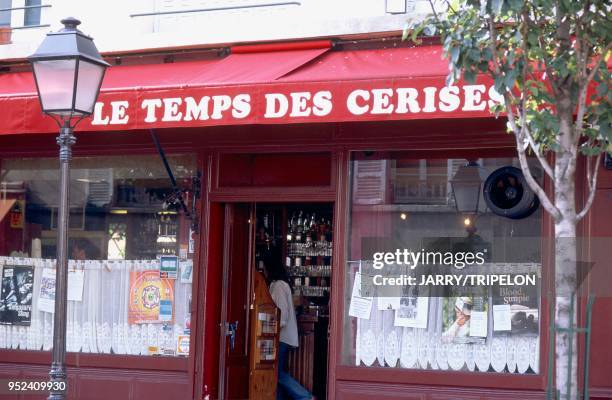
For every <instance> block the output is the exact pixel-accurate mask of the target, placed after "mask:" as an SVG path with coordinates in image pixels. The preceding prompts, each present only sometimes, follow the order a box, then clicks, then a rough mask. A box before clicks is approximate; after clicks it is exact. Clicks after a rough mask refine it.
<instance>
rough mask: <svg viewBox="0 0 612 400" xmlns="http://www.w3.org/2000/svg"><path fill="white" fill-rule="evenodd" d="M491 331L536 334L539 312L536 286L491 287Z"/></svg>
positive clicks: (511, 333)
mask: <svg viewBox="0 0 612 400" xmlns="http://www.w3.org/2000/svg"><path fill="white" fill-rule="evenodd" d="M492 290H493V331H494V332H500V333H503V332H505V333H508V334H510V335H537V334H538V332H539V321H540V313H539V309H538V304H539V300H538V287H537V286H528V285H524V286H511V287H504V286H495V287H493V289H492Z"/></svg>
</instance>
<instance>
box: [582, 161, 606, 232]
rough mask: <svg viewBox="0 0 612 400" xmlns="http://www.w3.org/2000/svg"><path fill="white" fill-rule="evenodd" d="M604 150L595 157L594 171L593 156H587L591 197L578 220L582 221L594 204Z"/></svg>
mask: <svg viewBox="0 0 612 400" xmlns="http://www.w3.org/2000/svg"><path fill="white" fill-rule="evenodd" d="M603 153H604V152H603V151H602V152H600V153H599V154H598V155H597V158H596V159H595V166H594V169H593V172H591V165H590V163H591V158H592V157H588V158H587V167H586V169H587V182H588V185H589V198H588V199H587V202H586V204H585V205H584V208H583V209H582V211H580V212H579V213H578V214H577V215H576V221H580V220H581V219H582V218H584V217H585V215H587V213H588V212H589V210H590V209H591V206H592V205H593V200H594V199H595V193H596V192H597V173H598V172H599V163H600V162H601V155H602V154H603Z"/></svg>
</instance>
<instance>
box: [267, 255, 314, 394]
mask: <svg viewBox="0 0 612 400" xmlns="http://www.w3.org/2000/svg"><path fill="white" fill-rule="evenodd" d="M264 265H265V270H264V275H265V276H266V279H267V280H268V282H270V295H271V296H272V299H273V300H274V303H275V304H276V306H277V307H278V308H279V309H280V313H281V318H280V327H281V330H280V338H279V351H278V388H277V390H276V398H277V400H280V399H283V398H285V397H284V396H283V394H286V395H287V396H289V398H290V399H293V400H313V399H314V397H313V396H312V394H310V392H309V391H308V390H306V389H305V388H304V387H303V386H302V385H300V383H299V382H298V381H296V380H295V379H294V378H293V377H292V376H291V375H289V373H288V372H287V357H288V355H289V352H290V351H292V350H294V349H296V348H297V347H298V345H299V340H298V328H297V319H296V317H295V309H294V308H293V296H292V294H291V287H290V286H289V277H288V276H287V271H286V270H285V267H283V265H282V264H281V262H280V257H268V258H267V260H266V262H265V263H264Z"/></svg>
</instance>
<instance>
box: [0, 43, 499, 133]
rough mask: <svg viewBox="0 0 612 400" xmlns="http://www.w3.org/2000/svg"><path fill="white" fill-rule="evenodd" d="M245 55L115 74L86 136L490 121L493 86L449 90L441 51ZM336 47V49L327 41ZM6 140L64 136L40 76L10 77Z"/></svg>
mask: <svg viewBox="0 0 612 400" xmlns="http://www.w3.org/2000/svg"><path fill="white" fill-rule="evenodd" d="M311 43H316V44H317V45H316V46H315V45H312V44H306V45H302V46H297V48H296V47H295V46H294V47H293V48H287V47H282V45H281V46H280V47H279V45H272V46H269V45H268V46H266V45H263V46H243V47H241V48H235V49H233V51H232V54H231V55H229V56H227V57H225V58H220V59H213V60H198V61H187V62H176V63H167V64H148V65H126V66H113V67H110V68H109V69H108V71H107V73H106V76H105V78H104V82H103V85H102V90H101V92H100V96H99V99H98V103H97V105H96V109H95V112H94V115H93V116H92V118H91V119H88V120H85V121H83V122H82V123H81V125H80V126H79V130H81V131H88V130H129V129H146V128H164V127H180V126H190V127H195V126H210V125H232V124H279V123H283V124H286V123H304V122H334V121H373V120H399V119H427V118H465V117H486V116H489V115H490V114H489V113H488V104H489V102H490V101H491V98H493V99H495V93H494V92H492V91H491V82H490V81H488V80H486V79H485V80H483V81H482V82H479V83H478V84H476V85H464V84H457V86H453V87H445V79H446V75H447V71H448V62H447V61H445V60H443V59H442V49H441V47H440V46H420V47H392V48H386V49H368V50H351V51H328V50H329V46H324V45H321V42H311ZM323 43H324V44H325V43H329V42H323ZM0 115H1V116H2V118H1V119H0V134H21V133H41V132H56V131H57V127H56V126H55V124H54V122H53V121H52V120H51V119H50V118H49V117H46V116H44V115H42V113H41V110H40V106H39V102H38V98H37V96H36V91H35V86H34V81H33V77H32V74H31V73H30V72H19V73H4V74H0Z"/></svg>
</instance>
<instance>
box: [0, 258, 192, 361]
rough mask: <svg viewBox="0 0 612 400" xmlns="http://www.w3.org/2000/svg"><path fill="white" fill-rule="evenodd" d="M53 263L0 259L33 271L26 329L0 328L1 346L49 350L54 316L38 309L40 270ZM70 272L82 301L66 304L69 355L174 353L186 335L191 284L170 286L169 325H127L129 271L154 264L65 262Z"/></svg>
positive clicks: (155, 266) (0, 262)
mask: <svg viewBox="0 0 612 400" xmlns="http://www.w3.org/2000/svg"><path fill="white" fill-rule="evenodd" d="M54 264H55V260H48V259H33V258H15V257H0V267H2V266H3V265H30V266H32V267H33V268H34V289H33V291H34V292H33V300H32V315H31V323H30V325H29V326H15V325H0V348H5V349H21V350H45V351H48V350H50V349H51V347H52V344H53V314H52V313H48V312H43V311H40V310H39V309H38V297H39V295H40V285H41V278H42V271H43V269H44V268H54ZM69 269H83V270H84V282H83V298H82V301H69V302H68V314H67V328H66V347H67V350H68V351H69V352H82V353H106V354H109V353H112V354H132V355H149V347H154V348H158V349H160V350H163V349H170V350H174V349H176V345H177V341H178V336H179V335H183V334H184V332H185V321H186V319H188V318H189V304H190V298H191V283H181V281H180V279H176V280H173V282H174V299H173V300H174V301H173V317H174V322H173V324H172V325H166V326H164V324H161V323H147V324H131V325H130V324H128V298H129V286H130V272H131V271H145V270H159V263H158V261H157V260H146V261H138V260H126V261H123V260H121V261H106V260H100V261H99V260H86V261H78V262H75V261H73V260H71V261H70V263H69Z"/></svg>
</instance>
